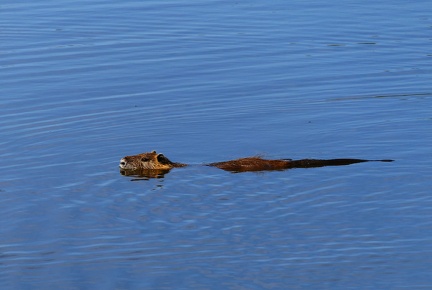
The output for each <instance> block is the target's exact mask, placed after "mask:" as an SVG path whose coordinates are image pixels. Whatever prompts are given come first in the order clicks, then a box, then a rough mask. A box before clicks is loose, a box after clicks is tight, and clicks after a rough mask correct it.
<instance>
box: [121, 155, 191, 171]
mask: <svg viewBox="0 0 432 290" xmlns="http://www.w3.org/2000/svg"><path fill="white" fill-rule="evenodd" d="M119 166H120V168H121V169H123V170H139V169H146V170H148V169H149V170H153V169H158V170H170V169H172V168H174V167H183V166H186V164H182V163H175V162H171V161H170V160H169V159H168V158H166V157H165V156H164V155H163V154H158V153H156V151H152V152H147V153H141V154H137V155H132V156H126V157H123V158H122V159H121V160H120V165H119Z"/></svg>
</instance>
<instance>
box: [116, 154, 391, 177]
mask: <svg viewBox="0 0 432 290" xmlns="http://www.w3.org/2000/svg"><path fill="white" fill-rule="evenodd" d="M368 161H381V162H391V161H393V160H388V159H387V160H365V159H347V158H344V159H301V160H291V159H276V160H269V159H263V158H261V157H246V158H240V159H235V160H229V161H223V162H215V163H209V164H205V165H206V166H213V167H217V168H220V169H223V170H226V171H231V172H247V171H269V170H284V169H289V168H311V167H322V166H337V165H349V164H354V163H360V162H368ZM184 166H187V164H183V163H176V162H172V161H170V160H169V159H168V158H166V157H165V156H164V155H163V154H161V153H156V151H152V152H147V153H141V154H137V155H132V156H126V157H124V158H122V159H121V160H120V165H119V167H120V169H121V170H123V171H134V172H137V171H140V172H143V171H145V172H147V171H155V170H157V171H158V172H159V173H157V175H158V176H159V175H160V174H162V175H163V174H164V173H167V172H168V171H169V170H170V169H172V168H175V167H184ZM147 173H149V172H147ZM147 173H146V174H144V175H146V176H147V175H148V174H147ZM127 175H129V174H127ZM151 175H153V174H151Z"/></svg>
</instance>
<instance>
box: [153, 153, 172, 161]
mask: <svg viewBox="0 0 432 290" xmlns="http://www.w3.org/2000/svg"><path fill="white" fill-rule="evenodd" d="M156 158H157V161H159V163H162V164H171V161H169V159H168V158H166V157H165V155H163V154H162V153H159V154H158V155H157V156H156Z"/></svg>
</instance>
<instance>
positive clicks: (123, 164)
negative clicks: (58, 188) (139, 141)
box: [120, 158, 126, 167]
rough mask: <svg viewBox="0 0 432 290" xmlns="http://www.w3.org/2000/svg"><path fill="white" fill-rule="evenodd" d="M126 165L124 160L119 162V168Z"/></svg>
mask: <svg viewBox="0 0 432 290" xmlns="http://www.w3.org/2000/svg"><path fill="white" fill-rule="evenodd" d="M125 165H126V160H125V159H124V158H122V159H121V160H120V167H123V166H125Z"/></svg>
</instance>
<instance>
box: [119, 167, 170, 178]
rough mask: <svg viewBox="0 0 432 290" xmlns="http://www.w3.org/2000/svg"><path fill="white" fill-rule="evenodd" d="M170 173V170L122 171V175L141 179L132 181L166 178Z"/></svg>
mask: <svg viewBox="0 0 432 290" xmlns="http://www.w3.org/2000/svg"><path fill="white" fill-rule="evenodd" d="M168 172H170V169H135V170H125V169H120V174H121V175H124V176H132V177H140V178H139V179H132V181H136V180H141V179H149V178H164V176H165V174H167V173H168Z"/></svg>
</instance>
